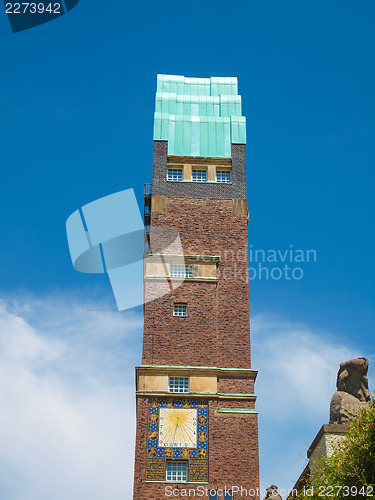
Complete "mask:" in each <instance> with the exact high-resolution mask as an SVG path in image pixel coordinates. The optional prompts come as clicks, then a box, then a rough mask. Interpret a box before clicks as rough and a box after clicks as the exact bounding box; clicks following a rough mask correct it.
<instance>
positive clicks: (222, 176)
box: [216, 168, 232, 184]
mask: <svg viewBox="0 0 375 500" xmlns="http://www.w3.org/2000/svg"><path fill="white" fill-rule="evenodd" d="M216 182H220V183H221V184H231V182H232V172H231V171H230V170H228V169H226V170H224V169H222V168H220V169H217V170H216Z"/></svg>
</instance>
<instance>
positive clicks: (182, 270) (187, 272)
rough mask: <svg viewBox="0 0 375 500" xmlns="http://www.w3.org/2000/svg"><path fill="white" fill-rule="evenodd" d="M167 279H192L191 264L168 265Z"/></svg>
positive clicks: (192, 269)
mask: <svg viewBox="0 0 375 500" xmlns="http://www.w3.org/2000/svg"><path fill="white" fill-rule="evenodd" d="M177 268H178V269H177ZM173 270H176V272H172V271H173ZM169 277H170V278H193V277H194V267H193V264H170V265H169Z"/></svg>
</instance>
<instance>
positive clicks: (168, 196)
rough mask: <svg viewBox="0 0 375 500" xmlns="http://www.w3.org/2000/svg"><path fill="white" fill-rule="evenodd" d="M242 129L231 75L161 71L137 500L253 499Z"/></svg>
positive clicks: (139, 381)
mask: <svg viewBox="0 0 375 500" xmlns="http://www.w3.org/2000/svg"><path fill="white" fill-rule="evenodd" d="M245 127H246V123H245V118H244V117H243V116H242V112H241V96H239V95H238V91H237V79H236V78H207V79H202V78H184V77H181V76H169V75H159V76H158V84H157V94H156V111H155V121H154V162H153V182H152V190H151V191H150V192H147V193H146V196H145V205H146V223H149V231H148V235H147V238H148V244H149V246H148V251H147V252H146V254H145V265H144V290H145V306H144V337H143V357H142V366H139V367H137V368H136V399H137V432H136V452H135V479H134V500H161V499H164V498H166V497H168V496H171V495H170V493H171V492H172V491H173V495H174V496H173V497H174V498H176V497H177V498H178V496H179V495H180V493H181V495H180V496H181V497H183V496H184V491H186V490H189V489H190V496H193V491H195V492H196V496H198V497H201V498H212V499H215V498H217V499H220V498H227V499H228V500H229V499H230V498H233V499H238V498H257V497H258V496H257V492H256V489H257V488H258V487H259V465H258V431H257V428H258V427H257V413H256V410H255V395H254V381H255V378H256V374H257V372H256V371H254V370H252V369H251V361H250V314H249V284H248V243H247V223H248V216H247V201H246V158H245V149H246V131H245ZM183 490H184V491H183ZM222 490H224V492H226V496H224V497H223V496H221V491H222ZM210 491H211V493H209V492H210ZM245 491H246V494H245ZM198 493H199V495H198ZM202 494H203V496H202ZM185 496H186V495H185Z"/></svg>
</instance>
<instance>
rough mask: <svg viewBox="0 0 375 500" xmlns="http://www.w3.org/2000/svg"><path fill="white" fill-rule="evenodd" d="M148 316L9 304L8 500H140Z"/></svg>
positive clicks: (3, 405)
mask: <svg viewBox="0 0 375 500" xmlns="http://www.w3.org/2000/svg"><path fill="white" fill-rule="evenodd" d="M141 320H142V318H141V316H140V315H136V314H135V313H134V312H132V311H128V312H127V313H122V314H120V313H118V312H117V311H114V312H112V311H103V310H102V311H101V310H97V309H95V303H93V302H90V301H86V302H82V301H81V302H77V301H76V300H73V299H67V298H66V297H65V298H63V297H60V298H59V299H57V298H55V299H53V298H52V299H49V300H36V299H33V298H26V299H23V301H22V304H21V303H20V302H18V303H14V302H13V303H9V301H8V303H5V302H4V301H3V302H1V303H0V443H1V446H0V497H1V498H6V499H7V500H51V499H53V500H66V499H68V498H69V500H75V499H77V500H78V499H79V500H82V499H85V498H90V500H102V499H103V498H109V499H111V500H117V499H118V500H119V499H124V498H131V490H132V482H133V456H134V425H135V405H134V365H135V364H137V363H139V358H140V352H141V344H140V339H141Z"/></svg>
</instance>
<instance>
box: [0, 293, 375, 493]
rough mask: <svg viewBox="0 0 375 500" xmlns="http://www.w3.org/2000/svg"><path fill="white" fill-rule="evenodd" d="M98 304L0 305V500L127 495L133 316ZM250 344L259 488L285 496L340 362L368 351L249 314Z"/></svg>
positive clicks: (135, 352)
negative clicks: (255, 373) (280, 491)
mask: <svg viewBox="0 0 375 500" xmlns="http://www.w3.org/2000/svg"><path fill="white" fill-rule="evenodd" d="M98 307H103V301H102V300H96V301H95V300H90V299H87V298H85V299H83V298H80V297H77V296H75V297H67V296H66V295H65V296H64V295H62V296H61V295H60V296H59V295H57V294H55V295H54V296H53V297H51V298H49V299H46V298H43V299H37V298H35V297H23V298H22V300H20V299H18V300H17V301H10V300H7V301H2V302H1V301H0V443H1V446H0V498H4V499H6V500H51V499H53V500H67V499H69V500H82V499H83V500H85V499H90V500H103V498H108V499H110V500H120V499H121V500H123V499H126V500H128V499H130V498H131V496H132V494H131V491H132V483H133V459H134V436H135V404H134V366H135V365H137V364H139V363H140V355H141V341H142V338H141V333H142V315H141V312H137V311H136V312H134V311H127V312H122V313H119V312H117V311H115V310H114V311H111V310H103V309H98ZM251 338H252V349H253V367H254V368H255V369H258V370H259V376H258V379H257V383H256V393H257V394H258V402H257V409H258V411H259V422H260V456H261V478H262V487H266V486H269V485H270V484H272V483H274V484H277V485H278V486H279V487H280V488H290V487H292V486H293V484H294V481H295V480H296V479H297V478H298V476H299V474H300V473H301V472H302V469H303V467H304V464H305V457H306V450H307V447H308V446H309V444H311V442H312V440H313V439H314V437H315V435H316V433H317V432H318V430H319V428H320V427H321V425H323V424H324V423H327V422H328V418H329V402H330V398H331V396H332V394H333V392H334V391H335V381H336V373H337V369H338V365H339V363H340V362H342V361H343V360H346V359H349V358H351V357H355V356H358V355H366V354H367V353H365V352H358V351H357V350H356V348H354V349H353V348H352V347H350V346H348V345H346V346H345V345H342V343H340V342H339V340H338V339H337V338H335V337H334V336H333V335H331V334H330V333H329V332H326V331H320V330H316V329H314V328H312V327H309V326H307V325H303V324H296V323H293V322H290V321H287V320H285V319H283V318H279V317H274V316H272V315H262V316H255V317H254V318H252V333H251ZM370 367H371V365H370ZM370 380H371V377H370Z"/></svg>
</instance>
